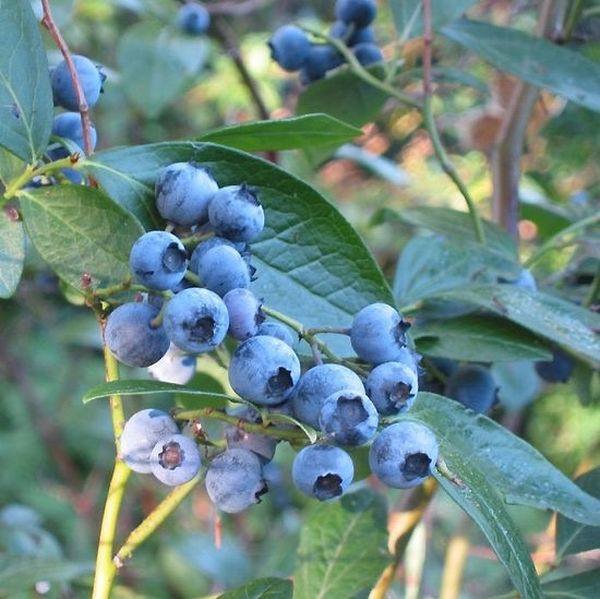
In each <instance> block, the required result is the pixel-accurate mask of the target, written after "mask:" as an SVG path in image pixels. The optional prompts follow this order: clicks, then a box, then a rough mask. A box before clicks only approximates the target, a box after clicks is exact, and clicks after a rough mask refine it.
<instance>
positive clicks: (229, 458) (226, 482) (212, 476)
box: [206, 448, 268, 514]
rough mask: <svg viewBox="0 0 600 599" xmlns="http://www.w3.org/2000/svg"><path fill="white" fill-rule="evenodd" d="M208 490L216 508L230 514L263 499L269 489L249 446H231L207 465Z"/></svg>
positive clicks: (258, 461) (259, 464) (258, 462)
mask: <svg viewBox="0 0 600 599" xmlns="http://www.w3.org/2000/svg"><path fill="white" fill-rule="evenodd" d="M206 491H207V493H208V496H209V497H210V500H211V501H212V502H213V503H214V504H215V505H216V506H217V508H219V509H220V510H221V511H223V512H227V513H229V514H235V513H237V512H242V511H243V510H245V509H246V508H249V507H250V506H251V505H254V504H255V503H260V497H261V495H264V494H265V493H266V492H267V491H268V488H267V484H266V483H265V481H264V479H263V475H262V466H261V463H260V460H259V459H258V457H257V456H256V454H255V453H253V452H252V451H250V450H249V449H241V448H234V449H228V450H227V451H225V452H224V453H222V454H220V455H218V456H217V457H215V458H214V459H213V461H212V462H211V464H210V466H209V467H208V470H207V472H206Z"/></svg>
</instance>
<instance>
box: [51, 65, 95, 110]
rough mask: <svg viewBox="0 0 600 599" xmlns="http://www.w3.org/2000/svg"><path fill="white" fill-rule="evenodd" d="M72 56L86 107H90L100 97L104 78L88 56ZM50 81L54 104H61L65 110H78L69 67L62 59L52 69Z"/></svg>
mask: <svg viewBox="0 0 600 599" xmlns="http://www.w3.org/2000/svg"><path fill="white" fill-rule="evenodd" d="M72 58H73V63H74V64H75V70H76V71H77V75H78V76H79V82H80V83H81V87H82V89H83V95H84V96H85V101H86V103H87V105H88V107H89V108H92V107H93V106H94V105H95V104H96V102H97V101H98V98H99V97H100V92H101V91H102V82H103V81H104V79H103V77H102V74H101V73H100V69H99V68H98V67H97V66H96V65H95V64H94V63H93V62H92V61H91V60H89V58H86V57H85V56H79V55H78V54H74V55H73V56H72ZM50 81H51V83H52V93H53V95H54V104H56V105H59V106H62V107H63V108H66V109H67V110H78V109H79V103H78V102H77V95H76V94H75V88H74V87H73V82H72V80H71V74H70V73H69V68H68V66H67V63H66V62H65V61H64V60H63V61H62V62H60V63H59V64H58V65H57V66H56V68H54V69H53V70H52V74H51V76H50Z"/></svg>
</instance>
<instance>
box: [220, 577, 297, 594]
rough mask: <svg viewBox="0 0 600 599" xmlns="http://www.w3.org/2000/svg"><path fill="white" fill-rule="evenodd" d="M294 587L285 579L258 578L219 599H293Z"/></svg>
mask: <svg viewBox="0 0 600 599" xmlns="http://www.w3.org/2000/svg"><path fill="white" fill-rule="evenodd" d="M293 590H294V587H293V584H292V581H291V580H285V579H284V578H258V579H256V580H253V581H251V582H249V583H247V584H245V585H244V586H243V587H240V588H238V589H233V590H231V591H227V592H226V593H223V594H222V595H219V597H218V599H292V593H293Z"/></svg>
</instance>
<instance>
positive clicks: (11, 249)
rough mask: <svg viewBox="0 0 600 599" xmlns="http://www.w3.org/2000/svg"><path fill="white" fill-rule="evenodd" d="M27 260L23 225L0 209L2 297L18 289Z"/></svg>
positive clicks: (0, 290)
mask: <svg viewBox="0 0 600 599" xmlns="http://www.w3.org/2000/svg"><path fill="white" fill-rule="evenodd" d="M15 212H16V211H15ZM24 260H25V234H24V232H23V223H22V222H21V221H19V220H14V219H13V218H11V217H10V216H9V213H8V212H7V211H6V209H4V210H2V209H0V297H1V298H3V299H6V298H8V297H10V296H11V295H12V294H13V293H14V292H15V289H16V288H17V285H18V284H19V281H20V280H21V273H22V272H23V261H24Z"/></svg>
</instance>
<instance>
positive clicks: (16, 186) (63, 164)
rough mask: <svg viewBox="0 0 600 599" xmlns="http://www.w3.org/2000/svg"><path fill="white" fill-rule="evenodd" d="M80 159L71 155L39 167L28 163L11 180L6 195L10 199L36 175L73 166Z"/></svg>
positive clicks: (5, 191)
mask: <svg viewBox="0 0 600 599" xmlns="http://www.w3.org/2000/svg"><path fill="white" fill-rule="evenodd" d="M77 162H78V160H73V158H71V156H67V157H66V158H61V159H60V160H55V161H54V162H47V163H45V164H42V165H40V166H38V167H34V166H33V165H30V164H28V165H27V166H26V167H25V170H24V171H23V172H22V173H21V174H20V175H19V176H18V177H16V178H15V179H14V180H13V181H11V182H10V184H9V185H8V187H7V188H6V189H5V190H4V194H3V195H4V197H5V198H6V199H7V200H9V199H10V198H12V197H14V196H16V195H18V192H19V190H20V189H21V188H22V187H23V186H24V185H26V184H27V183H28V182H29V181H31V179H33V178H34V177H39V176H41V175H45V174H46V173H48V172H51V171H55V170H57V169H59V168H73V167H74V166H75V164H76V163H77Z"/></svg>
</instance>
